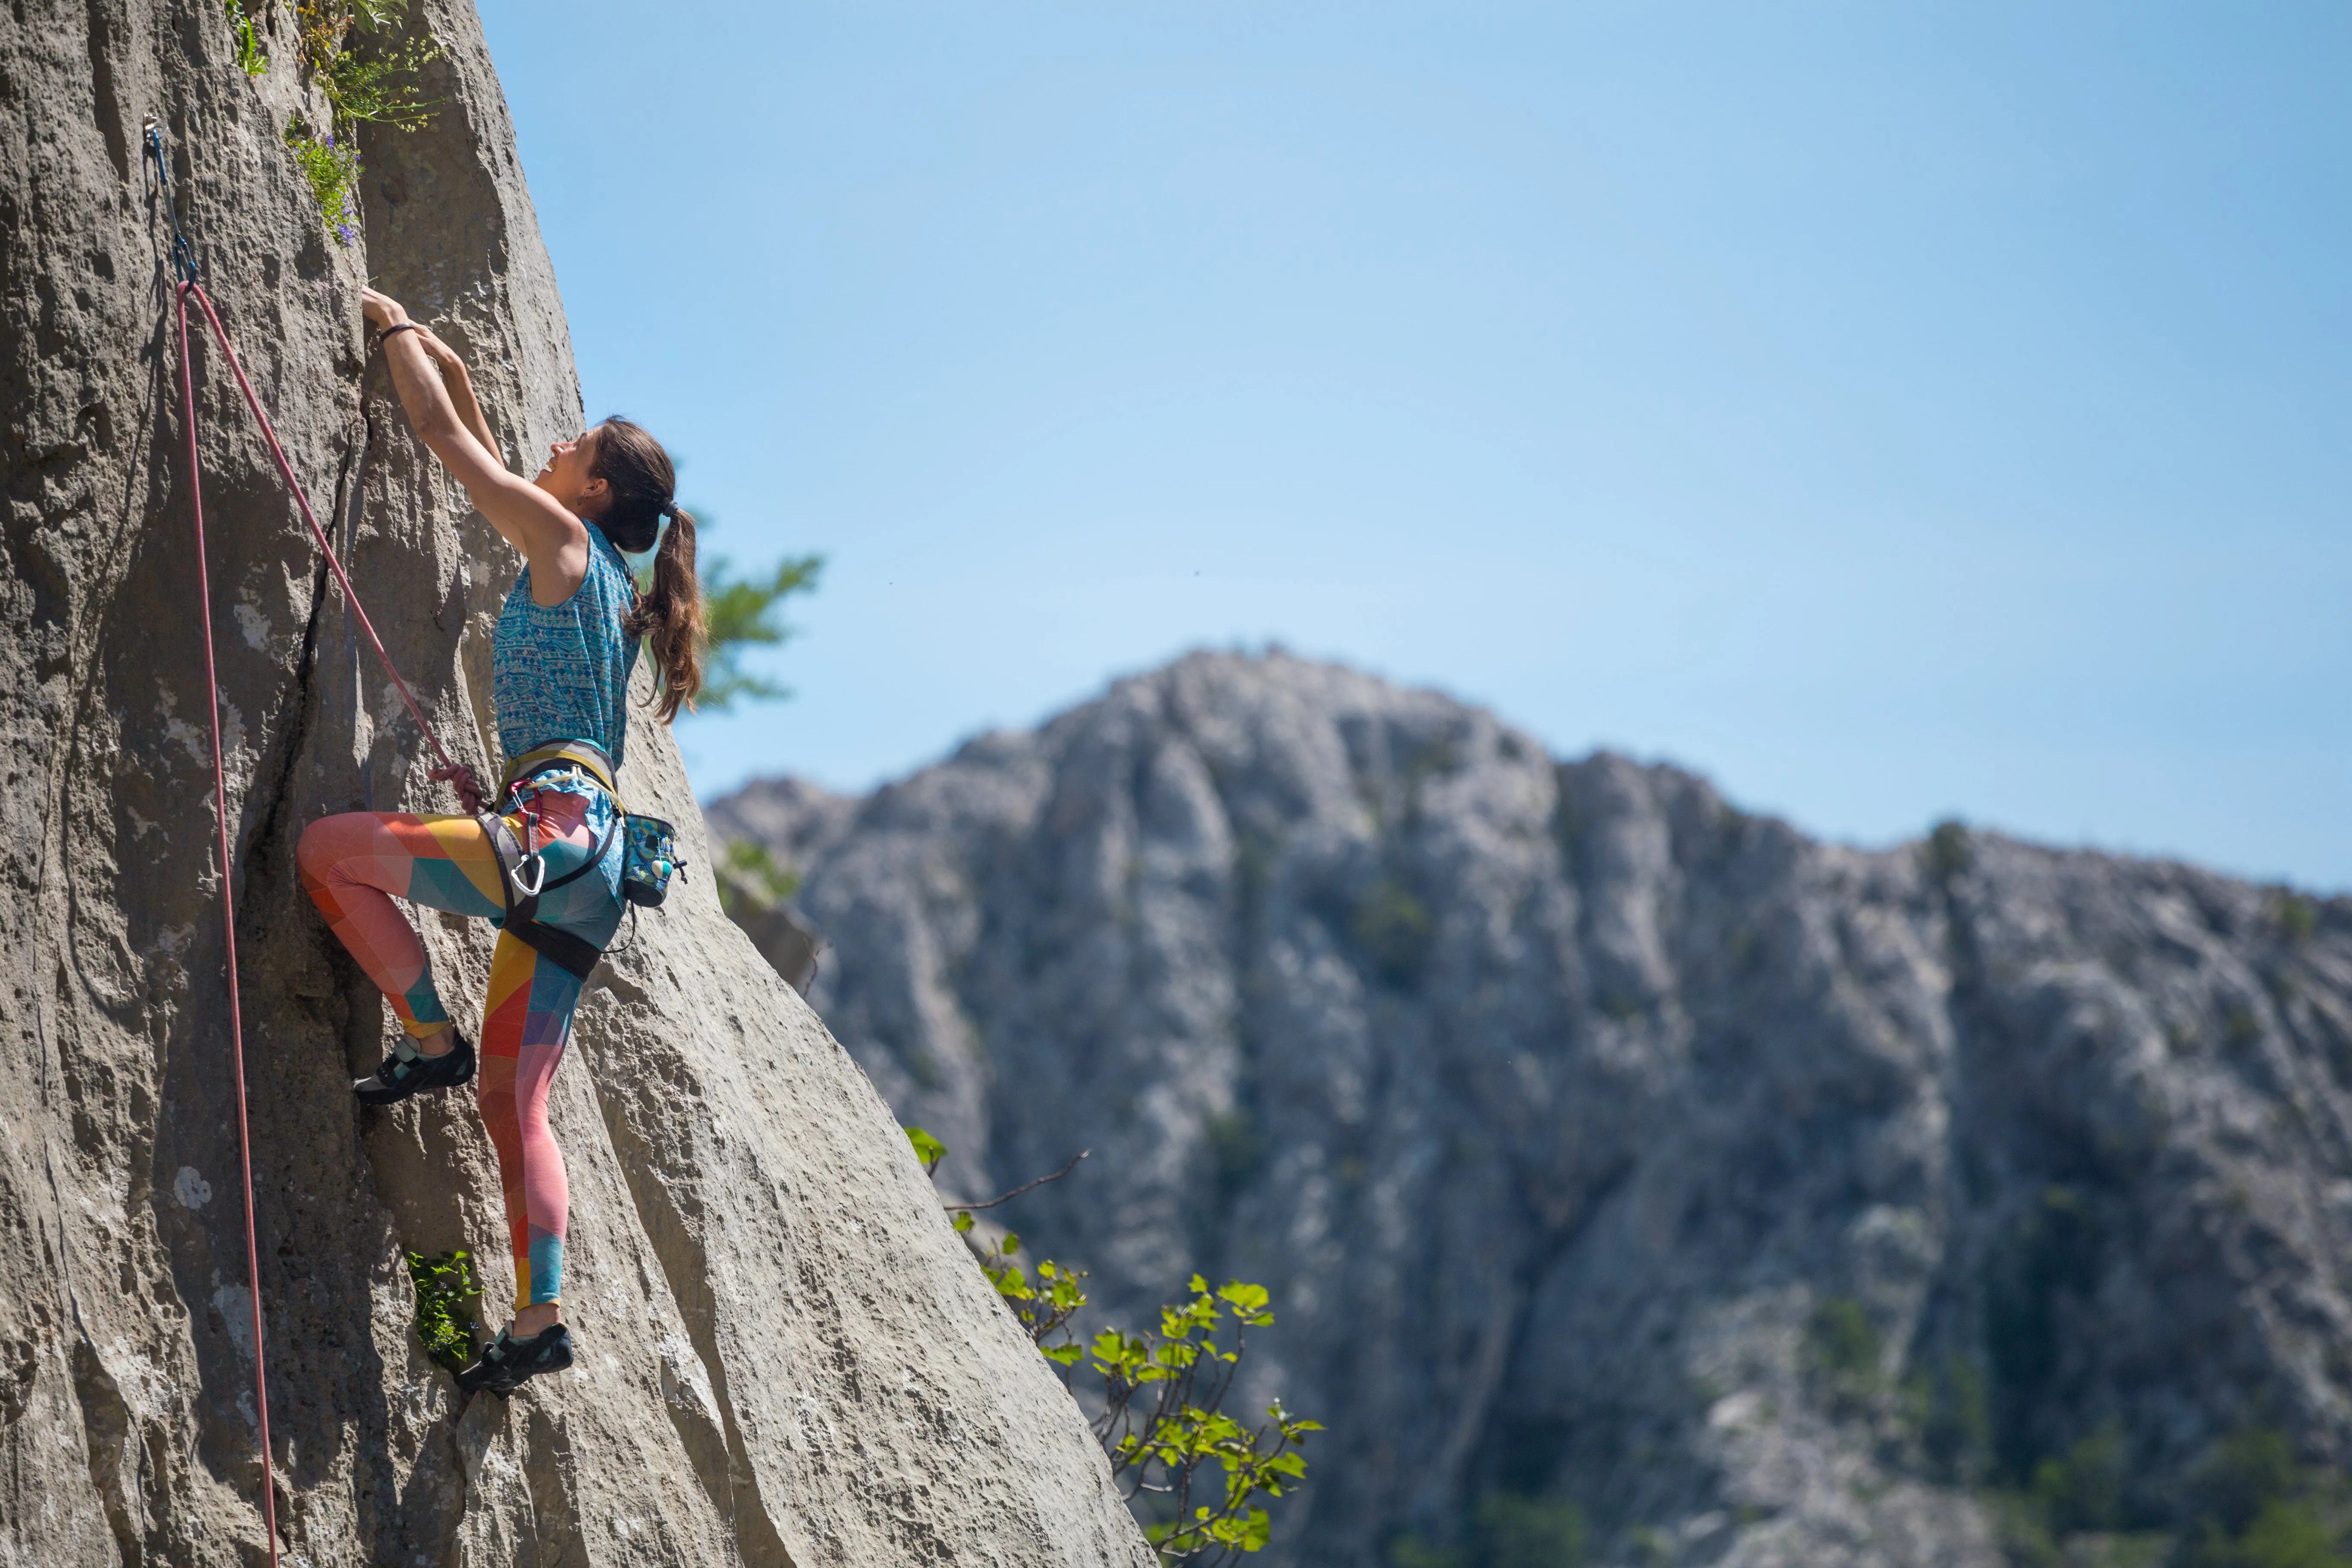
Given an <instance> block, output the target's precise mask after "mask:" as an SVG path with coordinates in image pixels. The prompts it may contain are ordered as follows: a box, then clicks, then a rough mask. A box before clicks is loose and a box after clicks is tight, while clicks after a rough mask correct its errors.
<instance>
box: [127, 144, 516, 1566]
mask: <svg viewBox="0 0 2352 1568" xmlns="http://www.w3.org/2000/svg"><path fill="white" fill-rule="evenodd" d="M144 129H145V132H146V140H147V143H148V152H149V153H150V154H151V155H152V157H153V159H154V162H155V173H156V176H157V178H158V181H159V182H160V184H162V187H163V195H164V200H165V205H166V210H167V211H169V210H170V198H171V175H170V174H169V173H168V171H167V170H166V168H165V165H164V162H163V135H162V132H160V130H159V129H158V128H157V127H156V125H155V122H154V121H152V120H150V121H148V122H147V124H146V126H145V127H144ZM172 229H173V235H172V242H173V245H172V259H173V272H174V274H175V279H176V284H177V288H176V294H177V300H178V306H179V325H180V416H181V423H182V426H183V430H184V434H185V436H186V437H187V442H188V502H189V508H190V510H191V511H192V512H193V513H194V518H195V525H196V595H197V605H198V608H199V610H200V611H201V612H202V616H203V622H204V632H205V693H206V699H207V700H206V702H205V712H206V714H207V716H208V717H209V718H210V719H211V721H212V734H213V815H214V820H215V826H216V827H217V830H218V835H219V844H220V891H221V933H222V938H223V942H224V943H225V945H226V952H227V958H228V982H229V984H228V1027H229V1045H230V1050H231V1057H232V1060H233V1062H234V1065H235V1067H236V1142H237V1153H238V1156H239V1160H240V1163H242V1165H243V1167H244V1172H243V1173H244V1178H245V1267H246V1283H247V1295H248V1297H249V1298H250V1300H251V1305H252V1308H253V1397H254V1402H255V1405H256V1410H257V1415H258V1417H259V1423H258V1424H259V1426H260V1428H261V1434H260V1436H261V1515H262V1522H263V1525H264V1526H265V1528H266V1529H267V1530H268V1538H269V1564H270V1568H278V1486H277V1478H276V1473H275V1470H274V1468H273V1466H272V1463H271V1458H270V1448H269V1372H268V1361H267V1357H266V1356H265V1354H264V1350H265V1345H264V1341H263V1335H262V1322H261V1247H260V1243H259V1241H258V1240H257V1230H256V1228H255V1225H254V1217H253V1131H252V1126H251V1122H250V1120H249V1119H248V1117H247V1110H246V1096H245V1016H244V1010H243V1008H242V1007H241V1006H240V1005H239V1002H238V996H237V984H236V975H237V969H236V895H235V892H234V878H233V877H232V875H231V871H232V868H233V866H234V864H235V862H234V860H233V859H232V858H231V856H232V852H231V846H230V842H229V838H230V835H229V826H228V820H229V811H228V771H227V768H226V765H225V764H224V763H223V762H222V752H221V721H220V677H219V675H218V673H217V672H216V671H215V668H214V666H213V595H212V579H211V574H210V571H209V565H208V563H207V561H206V558H205V557H206V551H205V491H204V473H203V469H202V467H201V465H200V464H199V463H198V461H197V457H196V383H195V354H194V349H193V347H192V346H191V345H190V343H189V342H188V300H190V299H191V298H192V297H193V298H194V300H195V301H196V303H197V304H198V305H201V306H202V307H204V312H205V320H206V321H209V322H211V323H212V329H213V339H214V341H215V342H217V343H218V344H219V345H220V351H221V354H222V357H224V358H225V359H226V360H227V361H228V367H229V369H230V370H231V371H232V372H234V373H235V374H236V384H237V387H238V389H239V390H240V391H242V392H243V393H244V394H245V402H246V406H247V407H248V408H250V409H252V410H253V417H254V420H255V422H256V423H257V424H258V425H259V426H261V434H262V438H263V439H264V440H266V441H268V443H269V455H270V456H271V457H273V458H277V459H278V473H279V474H280V475H282V476H284V478H285V480H286V488H287V489H288V490H289V491H291V492H292V494H293V497H294V504H295V506H296V507H298V508H299V509H300V510H301V513H302V521H304V522H306V523H309V524H310V537H311V538H312V539H313V540H315V541H317V542H318V546H319V551H320V554H322V555H324V556H325V557H326V558H327V564H328V566H329V567H330V568H331V569H332V570H333V572H334V574H335V581H336V582H338V583H340V584H342V587H343V598H344V600H345V602H346V603H348V604H349V605H351V607H352V617H353V618H354V619H356V620H357V621H358V622H359V624H360V629H361V630H362V631H363V632H365V633H366V634H367V640H368V646H369V647H372V648H373V649H375V656H376V658H379V659H381V660H383V668H384V673H385V674H387V675H389V676H391V677H392V684H393V685H394V687H395V688H396V689H398V690H399V692H400V699H401V700H402V701H404V702H405V703H406V704H408V711H409V712H410V713H411V714H413V715H414V716H415V720H416V727H417V728H418V729H420V730H422V731H424V732H425V741H426V742H428V743H429V744H431V746H432V747H433V751H434V754H435V755H436V756H438V757H439V758H440V759H441V765H440V766H439V767H437V768H435V769H434V770H433V775H432V776H433V777H434V778H436V779H437V780H446V781H447V782H448V783H450V784H453V785H454V786H455V787H456V789H457V795H458V798H459V799H460V800H462V801H463V802H464V803H465V806H466V809H467V812H469V813H472V814H474V815H477V816H478V815H479V814H480V813H481V812H482V811H483V810H484V809H485V808H486V806H487V805H488V802H487V801H486V799H485V798H484V794H483V790H482V784H481V781H480V780H479V779H478V778H476V777H475V776H474V772H473V770H472V769H471V768H468V767H467V766H466V765H465V764H464V763H460V762H458V761H457V760H456V759H455V758H453V757H452V756H450V755H449V752H448V748H446V746H444V745H442V744H441V737H440V736H438V735H436V733H434V731H433V724H432V721H430V720H428V719H427V718H425V709H424V708H423V706H422V705H421V704H419V703H418V702H417V700H416V694H415V692H413V691H411V690H410V689H408V682H407V681H405V680H403V679H401V678H400V671H399V669H397V668H394V664H393V662H392V656H391V655H390V654H389V653H386V652H385V651H384V647H383V638H381V637H377V636H376V635H375V626H374V624H373V622H371V621H370V620H369V619H368V616H367V611H366V610H365V609H364V608H363V607H362V605H361V604H360V596H359V595H358V594H357V593H356V592H355V591H353V589H352V579H351V576H350V574H348V573H346V572H345V571H344V570H343V563H342V562H341V560H340V559H338V558H337V556H336V554H335V548H334V545H333V544H332V543H331V542H329V541H328V538H327V531H326V530H325V529H323V528H320V526H319V519H318V517H317V515H316V514H315V513H313V512H312V511H311V510H310V497H309V496H307V495H305V494H304V493H303V490H302V484H301V481H300V480H299V479H296V478H295V477H294V466H293V465H292V464H291V463H289V462H288V461H287V460H286V448H285V447H283V446H281V445H280V444H279V442H278V431H277V429H276V428H275V427H274V426H271V424H270V423H269V416H268V414H267V413H265V412H264V411H263V409H262V406H261V399H260V398H258V397H257V396H255V395H254V391H253V383H252V382H251V381H249V380H247V378H246V374H245V366H244V365H243V364H241V363H238V362H237V357H236V349H235V348H233V347H231V346H230V344H229V341H228V330H227V329H226V327H224V326H222V325H221V319H220V313H219V312H218V311H217V310H214V309H213V302H212V299H211V297H210V296H209V295H207V294H206V293H205V290H204V286H203V285H202V284H200V283H198V282H197V281H196V265H195V253H194V248H193V247H191V246H189V244H188V243H187V241H186V240H185V239H184V238H183V237H181V236H180V233H179V223H178V216H177V214H176V213H174V214H173V215H172Z"/></svg>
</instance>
